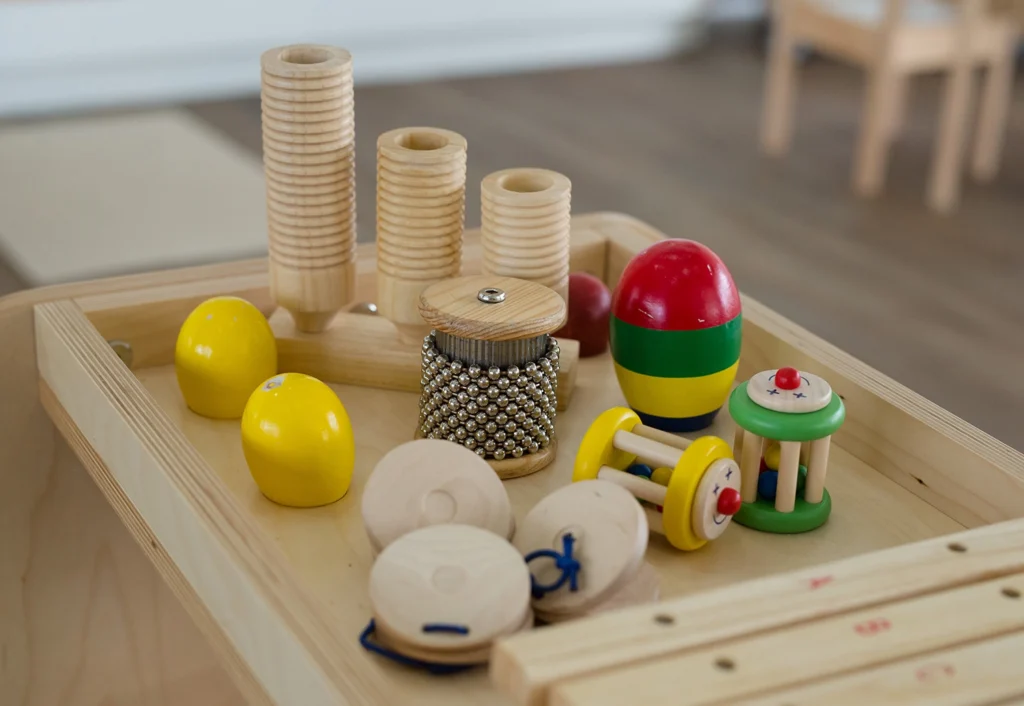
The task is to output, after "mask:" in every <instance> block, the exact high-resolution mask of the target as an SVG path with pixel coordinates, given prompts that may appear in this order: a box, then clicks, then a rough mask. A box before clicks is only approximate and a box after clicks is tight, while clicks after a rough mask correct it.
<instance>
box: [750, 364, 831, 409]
mask: <svg viewBox="0 0 1024 706" xmlns="http://www.w3.org/2000/svg"><path fill="white" fill-rule="evenodd" d="M747 396H748V397H749V398H750V399H751V401H753V402H754V403H755V404H757V405H759V406H761V407H764V408H765V409H770V410H774V411H776V412H785V413H790V414H803V413H806V412H817V411H818V410H819V409H824V408H825V407H827V406H828V403H829V402H831V401H832V387H831V386H830V385H829V384H828V383H827V382H826V381H825V380H824V379H822V378H820V377H818V376H817V375H813V374H811V373H805V372H799V371H797V370H795V369H793V368H779V369H778V370H764V371H762V372H760V373H758V374H756V375H754V376H753V377H752V378H750V382H748V383H747Z"/></svg>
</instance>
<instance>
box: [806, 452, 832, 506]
mask: <svg viewBox="0 0 1024 706" xmlns="http://www.w3.org/2000/svg"><path fill="white" fill-rule="evenodd" d="M831 442H832V437H831V436H826V437H824V438H823V439H817V440H815V441H812V442H811V453H810V460H809V461H808V462H807V464H808V465H807V485H806V486H805V487H804V500H806V501H807V502H809V503H820V502H821V499H822V498H823V497H824V496H825V471H826V470H827V469H828V450H829V447H830V446H831Z"/></svg>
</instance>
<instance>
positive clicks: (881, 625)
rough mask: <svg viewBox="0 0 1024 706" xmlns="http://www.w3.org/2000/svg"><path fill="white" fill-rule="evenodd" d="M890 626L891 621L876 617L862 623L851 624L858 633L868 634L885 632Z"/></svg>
mask: <svg viewBox="0 0 1024 706" xmlns="http://www.w3.org/2000/svg"><path fill="white" fill-rule="evenodd" d="M891 627H892V623H890V622H889V621H888V620H886V619H885V618H877V619H875V620H865V621H864V622H863V623H857V624H856V625H854V626H853V629H854V631H856V633H857V634H858V635H864V636H869V635H877V634H878V633H880V632H885V631H886V630H888V629H889V628H891Z"/></svg>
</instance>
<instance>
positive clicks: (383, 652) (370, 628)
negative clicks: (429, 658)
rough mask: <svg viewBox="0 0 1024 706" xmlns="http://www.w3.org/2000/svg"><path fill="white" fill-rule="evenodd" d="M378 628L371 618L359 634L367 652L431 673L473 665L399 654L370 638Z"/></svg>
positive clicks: (452, 672) (450, 670) (443, 672)
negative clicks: (427, 660)
mask: <svg viewBox="0 0 1024 706" xmlns="http://www.w3.org/2000/svg"><path fill="white" fill-rule="evenodd" d="M376 630H377V624H376V623H375V622H374V621H373V619H371V620H370V622H369V624H368V625H367V626H366V628H365V629H364V630H363V632H362V633H361V634H360V635H359V644H360V645H362V646H363V649H364V650H366V651H367V652H373V653H374V654H378V655H380V656H381V657H386V658H387V659H390V660H391V661H392V662H397V663H398V664H402V665H405V666H406V667H414V668H416V669H425V670H426V671H428V672H430V673H431V674H454V673H455V672H461V671H464V670H466V669H470V668H472V667H473V665H472V664H436V663H434V662H424V661H423V660H419V659H413V658H412V657H406V656H405V655H402V654H398V653H397V652H395V651H394V650H390V649H388V648H387V647H384V645H379V644H377V643H376V642H373V641H372V640H371V639H370V638H371V636H372V635H373V634H374V632H375V631H376Z"/></svg>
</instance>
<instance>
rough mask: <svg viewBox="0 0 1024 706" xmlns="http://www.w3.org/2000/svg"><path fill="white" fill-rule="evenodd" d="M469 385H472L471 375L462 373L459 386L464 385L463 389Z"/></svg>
mask: <svg viewBox="0 0 1024 706" xmlns="http://www.w3.org/2000/svg"><path fill="white" fill-rule="evenodd" d="M469 383H470V379H469V375H468V374H466V373H461V374H460V375H459V384H460V385H462V386H463V387H467V386H468V385H469Z"/></svg>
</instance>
